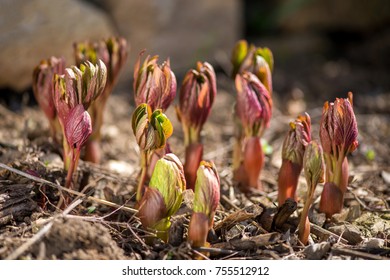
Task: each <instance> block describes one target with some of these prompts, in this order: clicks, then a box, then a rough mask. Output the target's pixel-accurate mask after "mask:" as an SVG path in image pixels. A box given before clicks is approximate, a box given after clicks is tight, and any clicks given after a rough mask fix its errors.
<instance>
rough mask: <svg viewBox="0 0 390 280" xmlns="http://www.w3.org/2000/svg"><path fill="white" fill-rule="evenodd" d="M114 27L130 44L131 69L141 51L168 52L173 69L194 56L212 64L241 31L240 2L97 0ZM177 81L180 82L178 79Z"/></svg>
mask: <svg viewBox="0 0 390 280" xmlns="http://www.w3.org/2000/svg"><path fill="white" fill-rule="evenodd" d="M101 2H102V5H103V6H104V7H105V8H106V9H107V11H108V12H109V13H110V14H111V16H112V18H113V20H114V22H115V24H116V26H117V27H118V29H119V32H120V34H121V35H122V36H124V37H125V38H126V39H127V40H128V42H130V44H131V55H130V63H129V64H128V65H126V67H127V69H125V74H124V76H128V75H130V74H126V72H127V73H132V71H133V67H134V62H135V60H136V59H137V58H138V54H139V52H140V51H141V50H143V49H146V50H147V53H148V54H152V55H154V54H158V55H160V60H161V62H162V61H163V60H165V59H166V58H167V57H169V58H170V60H171V67H172V69H173V70H174V71H176V72H177V71H179V72H181V73H183V72H186V71H187V70H188V69H189V68H190V67H191V68H192V67H195V63H196V61H197V60H202V61H205V60H206V61H208V62H210V63H211V64H213V63H215V61H216V56H217V55H218V54H220V53H221V52H224V53H226V54H227V55H228V57H227V58H228V59H229V58H230V52H231V49H232V48H233V46H234V43H235V42H236V40H238V39H239V37H240V36H241V34H240V31H241V29H240V27H241V25H240V22H241V21H240V20H241V18H240V17H241V11H242V9H241V4H242V3H241V1H236V0H213V1H209V0H198V1H192V0H165V1H160V0H150V1H143V0H102V1H101ZM179 82H180V81H179Z"/></svg>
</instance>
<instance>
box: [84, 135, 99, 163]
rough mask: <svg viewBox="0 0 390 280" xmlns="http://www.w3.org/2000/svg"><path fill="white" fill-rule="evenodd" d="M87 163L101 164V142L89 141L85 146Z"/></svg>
mask: <svg viewBox="0 0 390 280" xmlns="http://www.w3.org/2000/svg"><path fill="white" fill-rule="evenodd" d="M84 160H85V161H89V162H92V163H96V164H100V161H101V150H100V142H99V141H98V140H92V139H89V140H88V141H87V143H86V145H85V156H84Z"/></svg>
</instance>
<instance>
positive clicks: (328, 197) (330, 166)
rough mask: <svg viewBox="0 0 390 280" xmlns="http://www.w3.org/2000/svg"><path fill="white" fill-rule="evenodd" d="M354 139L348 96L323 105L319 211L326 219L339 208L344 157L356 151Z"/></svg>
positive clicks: (345, 180) (345, 167) (345, 168)
mask: <svg viewBox="0 0 390 280" xmlns="http://www.w3.org/2000/svg"><path fill="white" fill-rule="evenodd" d="M357 136H358V127H357V122H356V117H355V114H354V112H353V107H352V93H351V92H349V93H348V98H345V99H343V98H336V100H335V101H334V102H333V103H329V102H326V103H325V104H324V107H323V111H322V119H321V124H320V140H321V144H322V148H323V150H324V157H325V163H326V176H325V186H324V190H323V192H322V195H321V202H320V211H321V212H323V213H326V215H327V217H328V218H330V217H331V216H332V215H333V214H334V213H337V212H339V211H341V209H342V207H343V202H344V193H345V191H346V190H347V184H348V173H349V171H348V159H347V157H346V156H347V155H348V154H349V153H351V152H353V151H354V150H355V149H356V148H357V146H358V141H357Z"/></svg>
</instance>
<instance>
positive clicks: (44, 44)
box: [0, 0, 114, 91]
mask: <svg viewBox="0 0 390 280" xmlns="http://www.w3.org/2000/svg"><path fill="white" fill-rule="evenodd" d="M111 35H114V28H113V27H112V25H111V23H110V21H109V19H108V17H107V15H105V14H104V13H103V12H102V11H100V10H99V9H97V8H96V7H94V6H92V5H90V4H87V3H85V2H82V1H77V0H62V1H52V0H29V1H25V0H12V1H11V0H2V1H1V4H0V49H1V52H0V61H1V63H0V73H1V75H0V88H1V87H9V88H11V89H14V90H16V91H22V90H24V89H26V88H28V87H29V86H30V85H31V79H32V78H31V77H32V71H33V68H34V67H35V66H36V65H37V64H38V63H39V62H40V61H41V60H42V59H46V58H48V57H50V56H52V55H54V56H63V57H65V59H66V60H67V64H68V65H72V64H74V59H73V47H72V45H73V42H75V41H81V40H86V39H91V40H96V39H101V38H104V37H108V36H111Z"/></svg>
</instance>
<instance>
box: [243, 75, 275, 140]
mask: <svg viewBox="0 0 390 280" xmlns="http://www.w3.org/2000/svg"><path fill="white" fill-rule="evenodd" d="M236 90H237V103H236V106H235V111H236V114H237V116H238V117H239V119H240V120H241V123H242V126H243V128H244V131H245V136H247V137H248V136H249V137H250V136H258V137H261V136H262V135H263V133H264V130H265V128H267V127H268V126H269V122H270V119H271V114H272V99H271V96H270V95H269V92H268V90H267V89H266V88H265V86H264V85H263V84H262V83H261V82H260V81H259V79H258V78H257V77H256V76H255V75H254V74H252V73H250V72H245V73H243V74H238V75H237V76H236Z"/></svg>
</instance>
